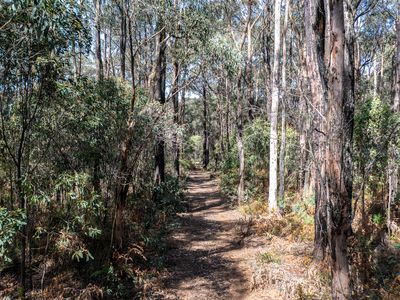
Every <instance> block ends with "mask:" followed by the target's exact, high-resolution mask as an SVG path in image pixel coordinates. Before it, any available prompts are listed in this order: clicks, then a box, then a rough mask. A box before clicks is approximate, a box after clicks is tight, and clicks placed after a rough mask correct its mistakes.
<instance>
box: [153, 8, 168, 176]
mask: <svg viewBox="0 0 400 300" xmlns="http://www.w3.org/2000/svg"><path fill="white" fill-rule="evenodd" d="M163 3H164V2H163ZM164 25H165V23H164V15H159V16H158V21H157V26H156V31H157V32H159V33H158V43H157V44H158V46H157V49H156V50H157V51H158V53H157V60H156V65H155V77H156V78H155V81H154V83H155V85H154V87H153V88H154V98H155V99H156V100H157V101H158V102H160V104H161V105H164V104H165V81H166V63H167V60H166V48H167V43H166V30H165V26H164ZM155 152H156V153H155V172H154V180H155V182H156V183H158V184H160V183H161V182H164V180H165V141H164V139H163V138H161V139H160V140H158V141H157V143H156V151H155Z"/></svg>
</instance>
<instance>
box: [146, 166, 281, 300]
mask: <svg viewBox="0 0 400 300" xmlns="http://www.w3.org/2000/svg"><path fill="white" fill-rule="evenodd" d="M187 199H188V201H189V206H190V209H189V212H188V213H183V214H181V215H180V216H179V218H180V222H181V226H180V228H179V230H178V231H176V232H174V234H173V235H172V236H171V237H170V241H169V250H168V252H167V254H166V256H167V272H166V273H165V274H163V276H162V277H161V278H160V282H159V283H158V287H157V288H156V290H154V287H153V288H151V289H150V290H151V291H148V292H147V293H146V294H147V295H146V298H147V299H167V300H170V299H185V300H189V299H196V300H202V299H204V300H206V299H207V300H208V299H230V300H234V299H248V300H250V299H260V300H261V299H281V296H280V295H279V293H278V291H276V290H275V289H274V288H272V287H271V288H270V289H268V293H264V292H261V291H255V290H254V291H252V286H253V283H252V276H253V275H252V271H251V268H250V266H251V263H252V262H254V257H255V256H256V253H257V251H258V250H257V249H259V248H260V247H262V245H261V243H262V241H259V242H257V241H254V240H253V241H252V242H251V243H243V239H244V238H245V236H243V232H242V230H241V228H240V227H239V226H238V224H243V223H244V222H243V216H242V215H241V214H240V213H239V212H238V211H237V210H236V209H234V208H232V207H231V206H230V205H229V203H228V202H227V201H226V200H224V199H223V198H222V197H221V196H220V194H219V188H218V182H217V180H216V179H213V178H211V176H210V174H209V173H206V172H202V171H196V172H193V173H192V174H191V175H190V177H189V186H188V191H187ZM266 294H267V295H266Z"/></svg>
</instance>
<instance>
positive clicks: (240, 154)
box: [236, 73, 244, 203]
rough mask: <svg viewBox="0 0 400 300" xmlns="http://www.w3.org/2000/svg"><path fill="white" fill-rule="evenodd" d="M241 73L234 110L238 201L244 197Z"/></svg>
mask: <svg viewBox="0 0 400 300" xmlns="http://www.w3.org/2000/svg"><path fill="white" fill-rule="evenodd" d="M241 76H242V74H241V73H240V74H239V76H238V83H237V102H238V105H237V111H236V131H237V132H236V142H237V148H238V158H239V183H238V189H237V196H238V202H239V203H241V202H242V201H243V199H244V145H243V97H242V92H241V91H242V78H241Z"/></svg>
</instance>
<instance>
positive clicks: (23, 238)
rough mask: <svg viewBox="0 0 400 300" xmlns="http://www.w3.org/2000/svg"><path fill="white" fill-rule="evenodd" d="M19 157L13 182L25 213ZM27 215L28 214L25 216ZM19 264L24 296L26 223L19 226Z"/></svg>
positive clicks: (20, 157) (20, 205)
mask: <svg viewBox="0 0 400 300" xmlns="http://www.w3.org/2000/svg"><path fill="white" fill-rule="evenodd" d="M18 156H19V157H18V158H17V165H16V167H17V176H16V182H15V189H16V192H17V197H18V201H19V208H20V209H21V210H22V211H24V212H25V213H27V211H26V198H25V193H24V191H23V187H22V181H23V177H22V163H21V159H22V155H18ZM27 217H28V216H27ZM20 242H21V266H20V276H21V278H20V280H21V288H22V295H23V297H25V292H26V244H27V225H24V226H22V228H21V239H20Z"/></svg>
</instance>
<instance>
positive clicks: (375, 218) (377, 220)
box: [372, 214, 384, 225]
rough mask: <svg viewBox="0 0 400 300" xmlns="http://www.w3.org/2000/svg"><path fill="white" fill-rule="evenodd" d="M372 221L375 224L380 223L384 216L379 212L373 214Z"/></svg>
mask: <svg viewBox="0 0 400 300" xmlns="http://www.w3.org/2000/svg"><path fill="white" fill-rule="evenodd" d="M372 222H373V223H374V224H375V225H382V224H383V222H384V217H383V216H382V215H381V214H374V215H372Z"/></svg>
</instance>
